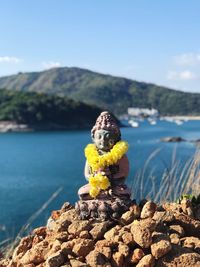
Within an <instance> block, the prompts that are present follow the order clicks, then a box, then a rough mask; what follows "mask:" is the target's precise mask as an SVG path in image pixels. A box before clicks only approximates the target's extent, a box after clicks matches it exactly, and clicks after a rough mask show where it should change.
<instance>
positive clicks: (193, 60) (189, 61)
mask: <svg viewBox="0 0 200 267" xmlns="http://www.w3.org/2000/svg"><path fill="white" fill-rule="evenodd" d="M174 62H175V64H176V65H179V66H194V65H197V64H200V53H186V54H181V55H178V56H175V57H174Z"/></svg>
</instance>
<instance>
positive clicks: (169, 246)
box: [0, 201, 200, 267]
mask: <svg viewBox="0 0 200 267" xmlns="http://www.w3.org/2000/svg"><path fill="white" fill-rule="evenodd" d="M188 207H189V208H190V209H188ZM195 210H197V207H195ZM195 210H193V207H192V206H190V205H189V203H187V207H185V203H184V201H182V203H181V204H176V203H165V204H164V205H162V206H157V205H156V204H155V203H153V202H151V201H147V202H143V203H141V204H140V205H136V204H132V206H131V207H130V208H129V210H128V211H126V212H125V213H124V214H123V215H122V216H121V218H119V219H118V220H116V219H115V220H113V221H110V220H109V221H99V220H97V219H89V220H81V219H80V218H79V217H78V214H77V213H76V210H75V208H74V207H73V206H71V205H70V204H69V203H65V204H64V205H63V207H62V208H61V209H60V210H58V211H54V212H52V215H51V217H50V218H49V220H48V223H47V226H45V227H39V228H37V229H35V230H34V231H33V232H32V233H31V234H30V235H29V236H26V237H24V238H22V239H21V241H20V243H19V244H18V246H17V247H16V248H15V250H14V252H13V254H12V257H11V258H10V259H1V260H0V267H70V266H72V267H81V266H85V267H86V266H87V267H128V266H137V267H163V266H165V267H172V266H181V267H184V266H185V267H186V266H187V267H189V266H191V267H194V266H195V267H198V266H200V221H199V217H198V218H197V217H195V216H196V215H195V214H196V213H195ZM197 215H198V214H197ZM198 216H199V215H198Z"/></svg>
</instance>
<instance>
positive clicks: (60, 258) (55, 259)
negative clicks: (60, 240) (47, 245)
mask: <svg viewBox="0 0 200 267" xmlns="http://www.w3.org/2000/svg"><path fill="white" fill-rule="evenodd" d="M64 262H65V257H64V255H63V254H62V252H61V251H58V252H56V253H55V254H52V255H51V256H49V257H48V258H47V260H46V267H60V266H61V265H62V264H63V263H64Z"/></svg>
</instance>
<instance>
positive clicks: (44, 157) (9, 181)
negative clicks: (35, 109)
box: [0, 121, 200, 240]
mask: <svg viewBox="0 0 200 267" xmlns="http://www.w3.org/2000/svg"><path fill="white" fill-rule="evenodd" d="M121 131H122V137H123V139H124V140H127V141H128V142H129V144H130V147H129V152H128V157H129V160H130V164H131V170H130V175H129V178H128V180H127V183H128V184H129V185H131V184H132V182H134V180H133V179H134V175H135V174H136V172H137V171H138V170H140V169H142V167H143V165H144V162H145V161H146V160H147V158H148V156H149V155H150V154H151V153H152V152H153V151H155V149H157V148H160V149H161V150H160V152H159V154H158V155H157V156H156V158H155V159H154V160H153V161H152V164H153V166H154V168H155V172H156V174H157V179H159V177H160V175H161V173H162V172H163V170H164V169H165V168H166V165H167V167H170V165H171V161H172V154H173V151H174V150H175V149H176V158H177V160H181V162H183V164H184V162H185V161H186V160H188V159H189V158H190V157H191V156H192V155H193V154H194V152H195V149H196V148H195V146H194V145H193V144H192V143H187V142H183V143H179V144H174V143H173V144H172V143H161V142H160V141H159V139H160V138H162V137H166V136H181V137H183V138H185V139H190V140H192V139H198V138H200V122H199V121H189V122H186V123H184V124H183V125H181V126H177V125H176V124H172V123H169V122H164V121H160V122H158V124H157V125H155V126H151V125H149V124H148V123H147V122H143V123H142V124H141V126H140V127H139V128H123V129H121ZM89 142H91V140H90V132H89V131H68V132H40V133H7V134H1V135H0V229H1V225H5V226H6V229H5V231H1V230H0V240H1V239H3V238H5V237H6V236H7V235H9V236H11V235H13V236H14V235H15V234H16V233H17V232H18V231H19V229H20V228H21V226H22V225H24V223H25V222H26V221H27V220H28V218H29V217H30V216H31V215H32V214H33V213H35V212H36V211H37V210H38V209H39V208H40V207H41V206H42V204H43V203H44V202H45V201H47V200H48V199H49V198H50V196H51V195H52V194H53V193H54V192H55V191H56V190H57V189H58V188H59V187H63V190H62V192H61V193H60V194H59V195H58V197H57V198H56V199H55V200H54V201H53V202H52V203H51V204H50V205H49V206H48V208H47V209H45V211H44V212H43V213H42V214H41V215H40V216H39V217H38V218H37V220H35V222H34V224H33V227H35V226H38V225H41V224H44V223H45V221H46V219H47V218H48V217H49V215H50V211H51V210H53V209H59V208H60V206H61V205H62V203H63V202H65V201H70V202H71V203H74V202H75V201H76V200H77V190H78V188H79V187H80V186H81V185H83V184H85V179H84V176H83V168H84V162H85V158H84V153H83V151H84V147H85V146H86V145H87V144H88V143H89ZM147 176H148V174H147Z"/></svg>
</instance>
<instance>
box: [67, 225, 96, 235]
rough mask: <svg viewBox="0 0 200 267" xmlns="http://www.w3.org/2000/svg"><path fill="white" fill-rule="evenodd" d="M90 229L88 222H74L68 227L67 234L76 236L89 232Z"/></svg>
mask: <svg viewBox="0 0 200 267" xmlns="http://www.w3.org/2000/svg"><path fill="white" fill-rule="evenodd" d="M90 228H91V225H90V224H89V223H88V221H74V222H72V223H71V224H70V225H69V227H68V232H69V234H72V235H73V236H78V235H80V233H81V232H82V231H84V230H89V229H90Z"/></svg>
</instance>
